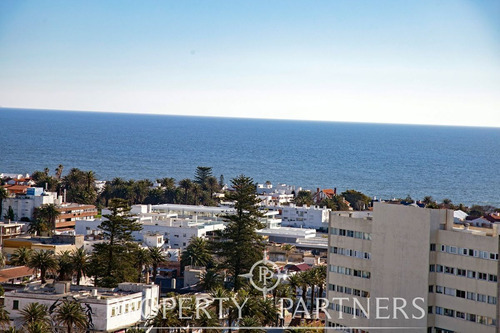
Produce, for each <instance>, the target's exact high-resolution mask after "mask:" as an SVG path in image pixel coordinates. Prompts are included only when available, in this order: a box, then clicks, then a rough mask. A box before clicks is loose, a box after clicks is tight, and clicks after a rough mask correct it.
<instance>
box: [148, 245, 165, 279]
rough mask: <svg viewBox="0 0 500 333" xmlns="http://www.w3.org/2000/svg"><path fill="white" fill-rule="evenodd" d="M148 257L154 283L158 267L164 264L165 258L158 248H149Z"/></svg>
mask: <svg viewBox="0 0 500 333" xmlns="http://www.w3.org/2000/svg"><path fill="white" fill-rule="evenodd" d="M149 256H150V258H151V265H152V266H153V281H154V280H155V279H156V274H157V270H158V266H159V265H161V264H163V263H165V262H166V261H167V258H166V257H165V254H164V253H163V250H162V249H161V248H159V247H150V248H149Z"/></svg>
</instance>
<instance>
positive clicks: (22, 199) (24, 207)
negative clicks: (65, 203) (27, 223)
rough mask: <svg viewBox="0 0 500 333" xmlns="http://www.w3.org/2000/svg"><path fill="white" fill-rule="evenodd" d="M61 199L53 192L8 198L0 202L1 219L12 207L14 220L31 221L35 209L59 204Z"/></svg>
mask: <svg viewBox="0 0 500 333" xmlns="http://www.w3.org/2000/svg"><path fill="white" fill-rule="evenodd" d="M60 203H61V198H60V197H59V198H58V196H57V193H55V192H43V193H42V194H41V195H22V196H16V197H8V198H6V199H4V200H3V201H2V215H1V216H2V217H3V216H5V215H6V214H7V212H8V210H9V207H12V209H13V210H14V217H15V220H17V221H19V220H21V219H22V218H23V217H25V218H28V219H30V220H31V219H32V218H33V212H34V210H35V208H38V207H40V206H42V205H47V204H60Z"/></svg>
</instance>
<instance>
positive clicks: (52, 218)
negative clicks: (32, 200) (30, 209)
mask: <svg viewBox="0 0 500 333" xmlns="http://www.w3.org/2000/svg"><path fill="white" fill-rule="evenodd" d="M59 215H61V212H60V211H58V210H57V207H56V205H54V204H46V205H42V206H41V207H39V208H35V211H34V216H35V218H36V219H40V220H42V221H44V222H46V223H48V225H49V226H50V230H51V231H52V232H53V231H54V230H55V229H56V219H57V218H58V217H59Z"/></svg>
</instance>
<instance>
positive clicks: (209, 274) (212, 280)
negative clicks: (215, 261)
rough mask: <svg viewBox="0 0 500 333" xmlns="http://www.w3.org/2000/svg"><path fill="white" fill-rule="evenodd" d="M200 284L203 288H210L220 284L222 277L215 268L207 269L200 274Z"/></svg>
mask: <svg viewBox="0 0 500 333" xmlns="http://www.w3.org/2000/svg"><path fill="white" fill-rule="evenodd" d="M200 286H201V288H202V289H203V290H207V291H208V290H212V289H214V288H217V287H221V286H222V277H221V276H220V275H219V274H218V273H217V271H216V270H215V269H209V270H207V271H206V272H205V273H202V274H201V281H200Z"/></svg>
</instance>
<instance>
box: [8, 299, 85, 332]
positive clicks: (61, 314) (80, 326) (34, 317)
mask: <svg viewBox="0 0 500 333" xmlns="http://www.w3.org/2000/svg"><path fill="white" fill-rule="evenodd" d="M20 314H21V327H22V330H18V329H16V328H15V327H11V326H10V317H9V312H8V311H7V310H5V308H0V329H1V330H2V332H10V333H17V332H26V333H51V332H57V331H58V330H59V329H61V328H62V329H63V330H65V331H66V332H68V333H72V332H86V331H87V329H88V324H89V322H88V317H87V314H86V313H85V309H84V308H83V306H82V304H80V303H79V302H78V301H76V300H69V299H65V300H63V301H62V302H61V303H60V304H58V305H57V307H55V308H54V309H52V308H51V309H48V308H47V306H46V305H43V304H40V303H37V302H34V303H30V304H27V305H26V306H25V307H24V308H23V309H21V310H20Z"/></svg>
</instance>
